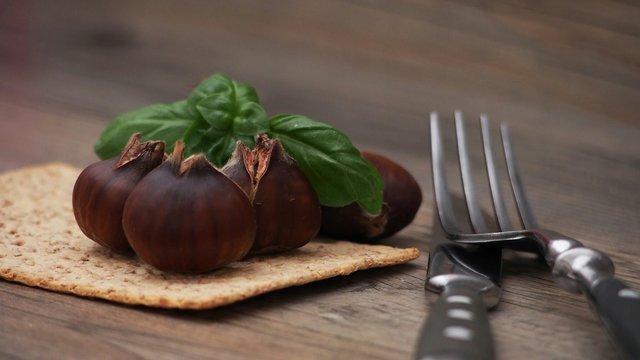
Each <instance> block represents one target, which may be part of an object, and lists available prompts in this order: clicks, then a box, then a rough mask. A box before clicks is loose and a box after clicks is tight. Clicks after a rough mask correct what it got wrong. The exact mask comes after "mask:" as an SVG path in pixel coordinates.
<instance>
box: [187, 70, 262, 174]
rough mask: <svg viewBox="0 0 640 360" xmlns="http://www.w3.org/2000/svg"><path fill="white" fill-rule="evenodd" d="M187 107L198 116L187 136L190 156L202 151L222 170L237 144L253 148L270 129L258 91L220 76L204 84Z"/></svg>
mask: <svg viewBox="0 0 640 360" xmlns="http://www.w3.org/2000/svg"><path fill="white" fill-rule="evenodd" d="M187 104H188V105H189V107H190V108H192V109H194V110H195V111H196V112H197V113H198V114H199V117H198V118H197V119H196V121H194V122H193V123H192V124H191V126H190V127H189V129H187V132H186V133H185V136H184V141H185V143H186V144H187V148H186V152H187V154H193V153H196V152H203V153H204V154H205V155H206V156H207V158H208V159H209V160H210V161H211V162H213V163H214V164H215V165H216V166H219V167H221V166H223V165H224V164H225V163H226V162H227V161H228V160H229V158H230V157H231V154H232V153H233V150H234V148H235V144H236V141H238V140H240V141H242V142H244V143H245V144H246V145H247V146H249V147H253V145H254V140H253V138H254V136H255V135H257V134H259V133H264V132H267V131H268V129H269V119H268V118H267V114H266V112H265V111H264V109H263V108H262V106H260V104H258V96H257V94H256V92H255V90H254V89H253V88H252V87H250V86H248V85H245V84H242V83H239V82H236V81H233V80H231V79H229V78H227V77H226V76H224V75H221V74H216V75H213V76H211V77H210V78H208V79H207V80H205V81H203V82H202V83H201V84H200V85H199V86H198V87H197V88H196V89H195V90H194V91H193V92H192V93H191V95H189V98H188V99H187Z"/></svg>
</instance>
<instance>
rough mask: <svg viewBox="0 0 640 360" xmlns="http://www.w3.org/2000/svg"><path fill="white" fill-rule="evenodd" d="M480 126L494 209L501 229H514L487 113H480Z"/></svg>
mask: <svg viewBox="0 0 640 360" xmlns="http://www.w3.org/2000/svg"><path fill="white" fill-rule="evenodd" d="M480 127H481V129H482V145H483V148H484V159H485V162H486V164H487V176H488V177H489V187H490V189H491V199H492V200H493V211H494V213H495V214H496V220H497V221H498V227H500V230H501V231H509V230H513V229H514V228H513V226H512V225H511V221H510V220H509V216H508V215H507V208H506V206H505V202H504V198H503V197H502V189H501V188H500V182H499V181H498V171H497V170H496V163H495V160H494V157H493V147H492V146H491V132H490V129H489V118H488V117H487V115H485V114H481V115H480Z"/></svg>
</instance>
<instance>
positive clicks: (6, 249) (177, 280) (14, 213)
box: [0, 163, 419, 309]
mask: <svg viewBox="0 0 640 360" xmlns="http://www.w3.org/2000/svg"><path fill="white" fill-rule="evenodd" d="M79 173H80V170H79V169H77V168H74V167H71V166H69V165H66V164H62V163H52V164H46V165H43V166H37V167H31V168H25V169H20V170H17V171H13V172H9V173H5V174H1V175H0V277H2V278H4V279H7V280H10V281H16V282H20V283H23V284H27V285H31V286H37V287H41V288H44V289H48V290H53V291H59V292H66V293H72V294H75V295H79V296H87V297H96V298H101V299H107V300H111V301H116V302H120V303H125V304H135V305H146V306H151V307H160V308H178V309H210V308H214V307H217V306H221V305H226V304H231V303H233V302H236V301H239V300H243V299H246V298H249V297H252V296H256V295H259V294H263V293H266V292H269V291H273V290H277V289H282V288H286V287H289V286H294V285H302V284H306V283H309V282H313V281H316V280H321V279H327V278H330V277H334V276H338V275H348V274H350V273H352V272H354V271H358V270H363V269H368V268H373V267H382V266H388V265H395V264H400V263H405V262H408V261H410V260H413V259H415V258H417V257H418V255H419V251H418V250H417V249H415V248H408V249H399V248H393V247H389V246H383V245H366V244H357V243H352V242H347V241H330V240H323V239H316V240H314V241H312V242H310V243H309V244H307V245H305V246H304V247H302V248H300V249H297V250H294V251H291V252H287V253H283V254H278V255H271V256H259V257H254V258H250V259H248V260H245V261H238V262H235V263H232V264H231V265H228V266H226V267H224V268H221V269H218V270H216V271H214V272H211V273H208V274H203V275H183V274H175V273H166V272H162V271H159V270H157V269H155V268H153V267H151V266H149V265H147V264H144V263H143V262H141V261H140V260H139V259H138V258H137V257H135V256H125V255H120V254H116V253H113V252H112V251H110V250H108V249H105V248H103V247H101V246H99V245H97V244H96V243H94V242H93V241H91V240H89V239H88V238H86V237H85V236H84V234H82V232H81V231H80V229H79V228H78V226H77V225H76V222H75V219H74V217H73V209H72V205H71V191H72V189H73V184H74V182H75V180H76V178H77V176H78V174H79Z"/></svg>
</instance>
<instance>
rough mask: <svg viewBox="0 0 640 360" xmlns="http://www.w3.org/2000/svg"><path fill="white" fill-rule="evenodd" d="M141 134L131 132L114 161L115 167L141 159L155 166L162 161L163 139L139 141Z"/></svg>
mask: <svg viewBox="0 0 640 360" xmlns="http://www.w3.org/2000/svg"><path fill="white" fill-rule="evenodd" d="M141 139H142V134H140V133H139V132H136V133H133V134H132V135H131V137H130V138H129V141H128V142H127V145H126V146H125V147H124V149H123V150H122V153H121V154H120V157H119V158H118V161H117V162H116V163H115V169H119V168H121V167H123V166H125V165H127V164H129V163H132V162H134V161H142V162H145V163H150V164H153V165H152V167H155V166H157V165H158V164H159V163H160V162H162V159H163V156H164V145H165V144H164V141H160V140H150V141H146V142H143V143H141V142H140V140H141Z"/></svg>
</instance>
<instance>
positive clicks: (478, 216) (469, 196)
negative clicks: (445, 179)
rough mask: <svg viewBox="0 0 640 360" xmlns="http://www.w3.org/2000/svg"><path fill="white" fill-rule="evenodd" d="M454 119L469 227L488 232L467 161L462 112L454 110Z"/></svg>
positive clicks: (469, 164)
mask: <svg viewBox="0 0 640 360" xmlns="http://www.w3.org/2000/svg"><path fill="white" fill-rule="evenodd" d="M454 116H455V121H456V139H457V142H458V160H459V162H460V175H461V176H462V187H463V189H464V198H465V200H466V202H467V213H468V214H469V220H470V222H471V227H472V228H473V230H474V231H475V232H477V233H483V232H488V231H489V229H488V227H487V224H486V222H485V220H484V217H483V215H482V210H481V209H480V205H479V204H478V199H477V198H476V191H475V186H474V181H473V176H472V175H471V174H472V172H471V162H470V161H469V152H468V150H467V139H466V135H465V131H464V120H463V119H462V112H461V111H459V110H456V111H455V112H454Z"/></svg>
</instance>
